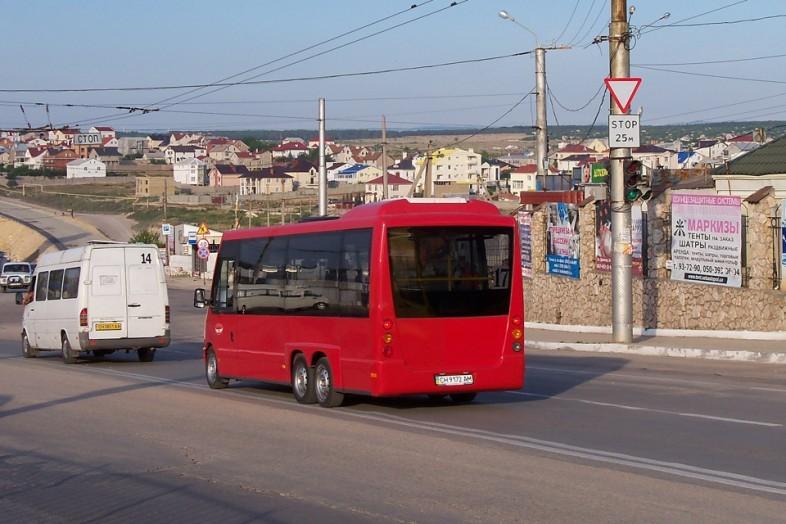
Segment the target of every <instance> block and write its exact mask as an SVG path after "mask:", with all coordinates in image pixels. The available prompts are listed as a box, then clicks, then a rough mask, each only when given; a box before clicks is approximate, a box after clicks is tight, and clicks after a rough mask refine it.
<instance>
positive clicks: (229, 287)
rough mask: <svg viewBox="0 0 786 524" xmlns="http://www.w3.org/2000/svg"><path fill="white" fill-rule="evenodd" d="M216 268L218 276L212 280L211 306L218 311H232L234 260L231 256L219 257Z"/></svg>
mask: <svg viewBox="0 0 786 524" xmlns="http://www.w3.org/2000/svg"><path fill="white" fill-rule="evenodd" d="M216 269H217V271H216V273H217V276H218V278H216V279H215V281H214V282H213V307H214V308H215V309H216V311H219V312H224V313H230V312H233V308H234V306H235V261H234V259H231V258H221V259H220V260H219V265H218V267H217V268H216Z"/></svg>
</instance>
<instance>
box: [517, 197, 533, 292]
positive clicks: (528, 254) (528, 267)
mask: <svg viewBox="0 0 786 524" xmlns="http://www.w3.org/2000/svg"><path fill="white" fill-rule="evenodd" d="M517 218H518V221H519V237H520V243H521V276H523V277H526V278H532V213H530V212H528V211H519V212H518V216H517Z"/></svg>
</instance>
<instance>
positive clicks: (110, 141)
mask: <svg viewBox="0 0 786 524" xmlns="http://www.w3.org/2000/svg"><path fill="white" fill-rule="evenodd" d="M101 147H114V148H115V149H118V148H119V147H120V141H119V140H118V139H117V138H116V137H114V136H105V137H104V138H103V139H102V140H101Z"/></svg>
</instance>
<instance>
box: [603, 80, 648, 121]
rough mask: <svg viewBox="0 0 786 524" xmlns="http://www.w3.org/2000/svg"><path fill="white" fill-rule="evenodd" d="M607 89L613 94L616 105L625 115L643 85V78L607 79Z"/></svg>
mask: <svg viewBox="0 0 786 524" xmlns="http://www.w3.org/2000/svg"><path fill="white" fill-rule="evenodd" d="M604 82H605V83H606V88H607V89H608V90H609V92H610V93H611V97H612V98H613V99H614V103H615V104H617V107H618V108H619V109H620V111H622V112H623V113H627V112H628V110H629V109H630V104H631V102H633V97H634V96H636V91H638V90H639V86H640V85H641V78H606V79H605V80H604Z"/></svg>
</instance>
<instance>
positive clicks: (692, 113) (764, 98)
mask: <svg viewBox="0 0 786 524" xmlns="http://www.w3.org/2000/svg"><path fill="white" fill-rule="evenodd" d="M781 96H786V91H784V92H782V93H777V94H774V95H768V96H760V97H757V98H750V99H747V100H739V101H737V102H732V103H729V104H722V105H719V106H712V107H705V108H703V109H696V110H693V111H685V112H682V113H673V114H670V115H662V116H658V117H655V118H647V119H646V121H647V122H653V121H655V120H665V119H667V118H674V117H680V116H685V115H695V114H697V113H706V112H708V111H713V110H715V109H726V108H727V107H735V106H739V105H742V104H751V103H753V102H760V101H762V100H771V99H773V98H778V97H781ZM715 118H719V117H715Z"/></svg>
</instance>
